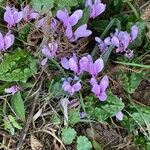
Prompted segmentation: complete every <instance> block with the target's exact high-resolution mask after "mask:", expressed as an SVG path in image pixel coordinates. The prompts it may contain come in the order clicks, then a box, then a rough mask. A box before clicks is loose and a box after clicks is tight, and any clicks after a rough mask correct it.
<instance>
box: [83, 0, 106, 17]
mask: <svg viewBox="0 0 150 150" xmlns="http://www.w3.org/2000/svg"><path fill="white" fill-rule="evenodd" d="M85 6H89V7H90V18H93V19H94V18H96V17H97V16H99V15H100V14H102V13H103V12H104V11H105V9H106V5H105V4H103V3H102V2H101V0H95V2H94V3H93V0H87V1H86V4H85Z"/></svg>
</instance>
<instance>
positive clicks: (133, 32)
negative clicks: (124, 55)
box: [131, 25, 139, 41]
mask: <svg viewBox="0 0 150 150" xmlns="http://www.w3.org/2000/svg"><path fill="white" fill-rule="evenodd" d="M138 32H139V29H138V27H137V26H136V25H134V26H132V27H131V38H132V41H134V40H135V39H136V38H137V36H138Z"/></svg>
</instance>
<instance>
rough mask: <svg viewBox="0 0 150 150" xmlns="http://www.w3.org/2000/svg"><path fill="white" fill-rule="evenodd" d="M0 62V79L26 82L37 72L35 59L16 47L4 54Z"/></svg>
mask: <svg viewBox="0 0 150 150" xmlns="http://www.w3.org/2000/svg"><path fill="white" fill-rule="evenodd" d="M3 59H4V60H3V61H2V63H1V64H0V70H1V71H0V80H2V81H10V82H13V81H21V82H24V83H25V82H26V81H27V79H28V78H29V77H31V76H32V75H33V74H35V73H36V72H37V61H36V60H35V59H34V58H33V57H32V56H31V55H30V54H29V53H27V52H26V51H25V50H21V49H20V48H18V49H16V50H15V51H14V52H12V53H10V54H5V55H4V58H3Z"/></svg>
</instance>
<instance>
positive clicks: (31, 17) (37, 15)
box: [29, 12, 39, 19]
mask: <svg viewBox="0 0 150 150" xmlns="http://www.w3.org/2000/svg"><path fill="white" fill-rule="evenodd" d="M38 17H39V14H38V13H36V12H32V13H31V14H30V18H29V19H36V18H38Z"/></svg>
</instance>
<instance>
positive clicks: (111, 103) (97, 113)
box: [85, 92, 124, 122]
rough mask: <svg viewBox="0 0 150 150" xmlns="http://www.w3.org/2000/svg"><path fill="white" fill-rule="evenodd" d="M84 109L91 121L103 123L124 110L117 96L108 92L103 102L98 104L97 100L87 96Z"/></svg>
mask: <svg viewBox="0 0 150 150" xmlns="http://www.w3.org/2000/svg"><path fill="white" fill-rule="evenodd" d="M85 107H86V110H87V113H88V115H90V117H91V118H92V119H96V120H98V121H100V122H105V120H106V119H108V118H109V117H113V116H115V115H116V114H117V112H119V111H121V110H122V109H123V108H124V103H123V102H122V101H121V100H120V99H119V98H118V97H117V96H115V95H113V94H112V93H111V92H108V93H107V100H106V101H105V102H100V101H99V100H98V99H97V98H95V97H93V96H88V97H87V98H86V103H85Z"/></svg>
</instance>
